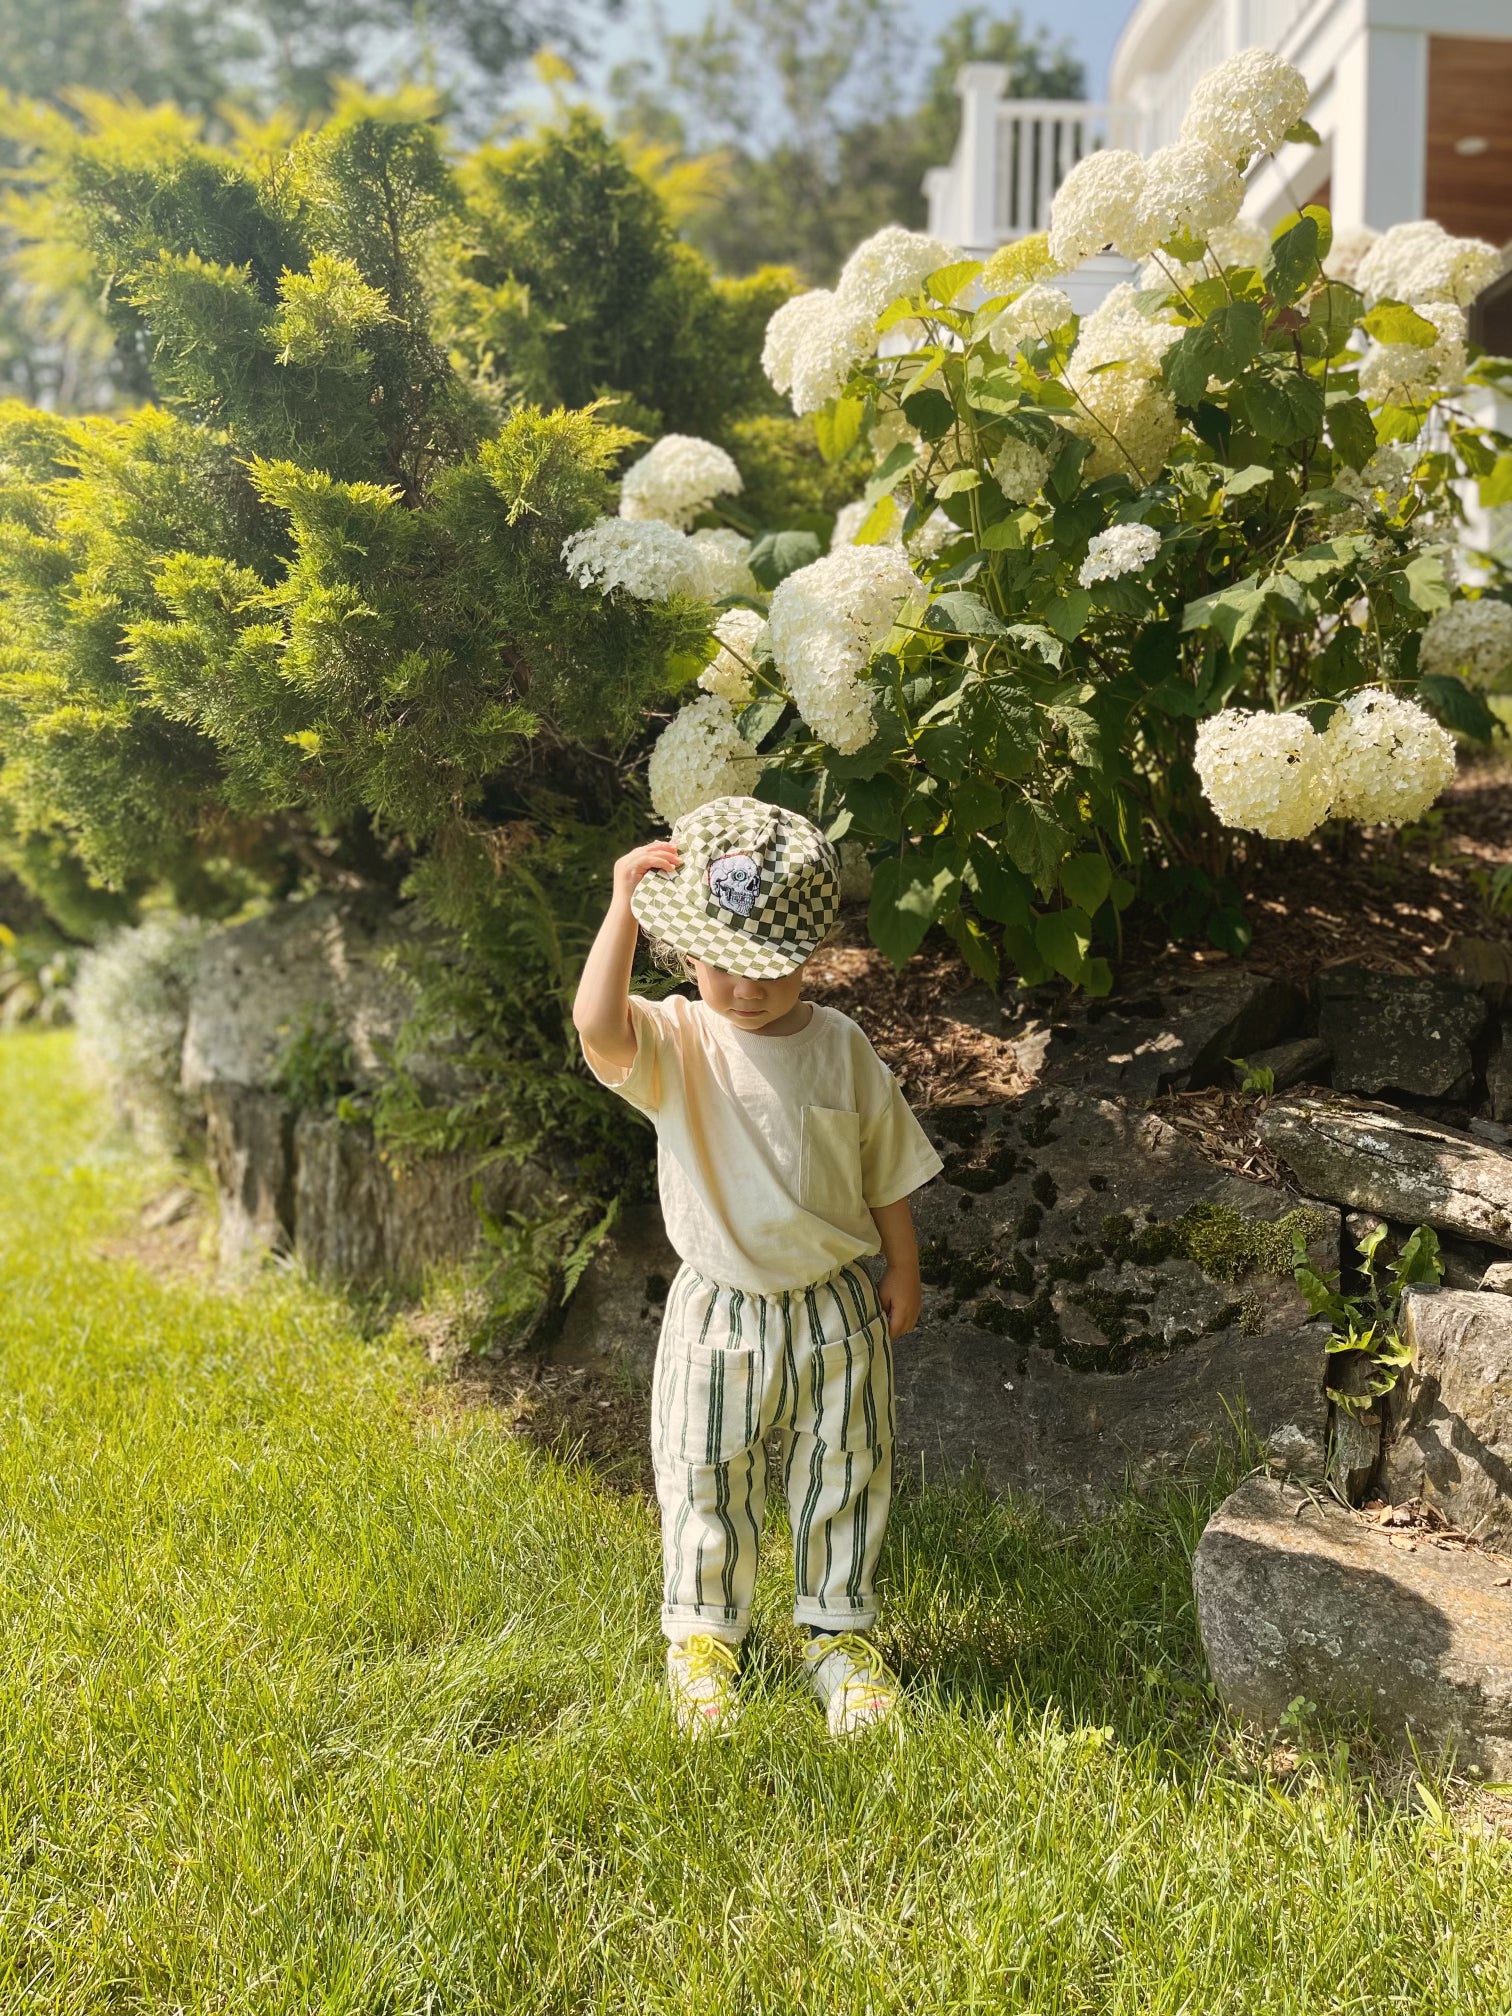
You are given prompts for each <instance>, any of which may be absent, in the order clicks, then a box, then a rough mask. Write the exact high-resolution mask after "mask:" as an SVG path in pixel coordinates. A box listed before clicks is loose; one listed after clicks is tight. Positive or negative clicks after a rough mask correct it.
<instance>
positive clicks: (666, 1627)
mask: <svg viewBox="0 0 1512 2016" xmlns="http://www.w3.org/2000/svg"><path fill="white" fill-rule="evenodd" d="M661 1622H662V1635H663V1636H664V1637H665V1639H666V1641H667V1643H668V1644H669V1645H684V1644H686V1643H687V1641H688V1639H690V1638H691V1637H692V1636H693V1635H694V1633H695V1632H701V1633H703V1634H704V1635H706V1636H707V1637H710V1638H717V1639H719V1641H720V1642H721V1644H724V1645H739V1644H740V1643H741V1642H742V1640H743V1639H744V1638H745V1635H746V1633H747V1632H748V1631H749V1630H750V1628H751V1620H750V1618H749V1617H741V1618H738V1619H731V1618H729V1617H711V1616H709V1615H708V1613H707V1612H705V1611H700V1610H668V1609H663V1611H662V1619H661Z"/></svg>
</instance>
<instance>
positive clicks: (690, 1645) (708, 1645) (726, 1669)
mask: <svg viewBox="0 0 1512 2016" xmlns="http://www.w3.org/2000/svg"><path fill="white" fill-rule="evenodd" d="M683 1652H684V1654H685V1656H686V1667H685V1671H686V1674H687V1677H688V1679H689V1680H690V1681H692V1682H697V1681H699V1680H727V1681H728V1680H733V1679H734V1678H735V1674H736V1671H737V1665H736V1659H735V1654H734V1652H733V1651H732V1650H731V1649H730V1647H729V1646H728V1645H726V1644H725V1642H724V1640H723V1639H722V1638H711V1637H710V1636H709V1635H708V1633H707V1632H704V1631H695V1632H694V1634H693V1636H692V1637H691V1638H688V1639H685V1640H684V1642H683Z"/></svg>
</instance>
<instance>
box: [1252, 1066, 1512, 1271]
mask: <svg viewBox="0 0 1512 2016" xmlns="http://www.w3.org/2000/svg"><path fill="white" fill-rule="evenodd" d="M1259 1129H1260V1133H1261V1136H1262V1138H1263V1139H1264V1140H1265V1141H1266V1143H1267V1144H1268V1145H1269V1146H1270V1147H1271V1148H1272V1149H1274V1151H1275V1152H1276V1154H1277V1155H1278V1156H1279V1157H1280V1158H1281V1160H1282V1161H1283V1162H1284V1163H1286V1165H1287V1167H1288V1168H1289V1169H1290V1170H1291V1171H1292V1173H1293V1175H1295V1177H1296V1179H1297V1181H1298V1182H1299V1183H1300V1184H1301V1186H1302V1187H1303V1189H1304V1190H1306V1191H1308V1192H1309V1193H1310V1194H1311V1195H1313V1196H1315V1197H1327V1198H1329V1199H1331V1200H1332V1201H1333V1202H1334V1203H1336V1204H1345V1205H1352V1206H1353V1207H1355V1208H1356V1209H1358V1210H1363V1211H1376V1212H1379V1213H1380V1214H1381V1216H1382V1217H1383V1218H1388V1219H1392V1220H1394V1221H1395V1222H1397V1223H1398V1224H1404V1225H1416V1224H1420V1223H1422V1224H1428V1225H1434V1226H1437V1227H1438V1229H1439V1230H1440V1231H1444V1232H1454V1233H1459V1234H1461V1235H1462V1236H1463V1237H1465V1238H1467V1239H1477V1240H1484V1241H1487V1242H1488V1243H1489V1244H1491V1245H1493V1246H1500V1247H1505V1248H1508V1249H1512V1155H1508V1154H1506V1153H1504V1152H1503V1150H1501V1149H1500V1148H1497V1147H1493V1146H1492V1145H1491V1144H1490V1143H1489V1142H1486V1141H1482V1140H1480V1139H1478V1138H1477V1137H1476V1136H1475V1135H1474V1134H1471V1133H1468V1132H1467V1131H1465V1130H1464V1129H1462V1128H1459V1127H1448V1126H1444V1125H1443V1124H1442V1123H1440V1122H1438V1121H1435V1120H1429V1119H1425V1118H1422V1117H1420V1116H1419V1115H1417V1114H1411V1113H1403V1112H1399V1111H1398V1110H1396V1109H1395V1108H1394V1107H1389V1106H1377V1105H1371V1104H1367V1103H1366V1102H1365V1101H1363V1100H1348V1099H1343V1098H1337V1097H1335V1098H1327V1097H1323V1096H1320V1095H1317V1094H1306V1093H1300V1092H1294V1093H1290V1094H1288V1095H1287V1096H1286V1097H1285V1098H1282V1099H1276V1100H1274V1101H1272V1103H1271V1104H1270V1105H1269V1107H1267V1109H1266V1110H1265V1112H1264V1113H1262V1114H1261V1116H1260V1120H1259Z"/></svg>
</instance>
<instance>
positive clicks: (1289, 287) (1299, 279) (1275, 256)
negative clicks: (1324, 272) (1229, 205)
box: [1268, 211, 1326, 303]
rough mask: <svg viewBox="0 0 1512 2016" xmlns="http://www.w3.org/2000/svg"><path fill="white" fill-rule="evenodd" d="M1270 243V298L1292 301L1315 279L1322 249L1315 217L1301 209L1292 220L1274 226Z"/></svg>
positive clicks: (1279, 300)
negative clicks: (1287, 223)
mask: <svg viewBox="0 0 1512 2016" xmlns="http://www.w3.org/2000/svg"><path fill="white" fill-rule="evenodd" d="M1271 242H1272V263H1271V270H1270V277H1269V282H1268V284H1269V287H1270V293H1271V299H1272V300H1274V301H1276V302H1281V303H1284V302H1288V301H1295V300H1296V299H1297V297H1298V296H1299V295H1300V294H1303V293H1305V292H1306V291H1307V288H1308V287H1309V286H1310V284H1311V283H1312V281H1313V280H1314V279H1315V278H1316V276H1317V272H1318V261H1319V260H1320V259H1321V258H1322V256H1323V254H1324V252H1325V250H1326V247H1325V246H1324V244H1323V234H1322V232H1321V231H1320V230H1319V228H1318V218H1317V216H1310V215H1308V213H1307V212H1306V211H1304V212H1303V214H1302V215H1301V216H1300V217H1298V218H1297V220H1296V221H1295V223H1292V224H1290V225H1287V226H1284V227H1283V228H1280V229H1278V231H1277V232H1276V234H1275V236H1274V237H1273V239H1272V241H1271Z"/></svg>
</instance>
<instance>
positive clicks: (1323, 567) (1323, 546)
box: [1282, 538, 1374, 586]
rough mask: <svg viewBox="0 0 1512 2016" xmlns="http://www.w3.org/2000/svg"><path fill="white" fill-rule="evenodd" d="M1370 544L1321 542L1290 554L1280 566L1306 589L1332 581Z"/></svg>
mask: <svg viewBox="0 0 1512 2016" xmlns="http://www.w3.org/2000/svg"><path fill="white" fill-rule="evenodd" d="M1373 543H1374V542H1373V541H1371V540H1370V539H1364V538H1348V539H1325V540H1323V541H1321V542H1320V543H1319V544H1318V545H1316V546H1308V547H1304V549H1303V550H1302V552H1300V553H1294V554H1293V555H1292V557H1291V558H1290V559H1289V560H1286V561H1283V563H1282V565H1283V567H1284V568H1285V571H1286V572H1287V573H1288V574H1290V575H1291V576H1292V577H1293V578H1294V579H1295V580H1298V581H1305V582H1307V583H1308V585H1309V586H1312V585H1313V584H1315V583H1317V582H1319V581H1335V580H1337V579H1338V577H1339V576H1340V575H1341V574H1343V573H1344V572H1345V571H1346V570H1347V569H1348V568H1350V567H1353V566H1354V565H1355V564H1356V563H1357V562H1358V561H1359V560H1360V559H1361V557H1362V556H1363V555H1364V554H1366V553H1368V552H1369V551H1370V549H1371V546H1372V544H1373Z"/></svg>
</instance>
